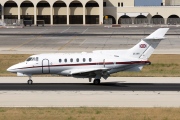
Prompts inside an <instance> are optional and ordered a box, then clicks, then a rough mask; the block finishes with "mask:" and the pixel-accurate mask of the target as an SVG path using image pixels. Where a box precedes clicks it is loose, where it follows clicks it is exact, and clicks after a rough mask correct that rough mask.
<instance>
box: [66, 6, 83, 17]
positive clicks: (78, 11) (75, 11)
mask: <svg viewBox="0 0 180 120" xmlns="http://www.w3.org/2000/svg"><path fill="white" fill-rule="evenodd" d="M69 12H70V14H69V15H83V7H70V11H69Z"/></svg>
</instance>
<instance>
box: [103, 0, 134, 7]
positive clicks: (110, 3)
mask: <svg viewBox="0 0 180 120" xmlns="http://www.w3.org/2000/svg"><path fill="white" fill-rule="evenodd" d="M103 1H104V2H106V7H118V3H120V4H121V2H123V6H131V7H132V6H134V0H103Z"/></svg>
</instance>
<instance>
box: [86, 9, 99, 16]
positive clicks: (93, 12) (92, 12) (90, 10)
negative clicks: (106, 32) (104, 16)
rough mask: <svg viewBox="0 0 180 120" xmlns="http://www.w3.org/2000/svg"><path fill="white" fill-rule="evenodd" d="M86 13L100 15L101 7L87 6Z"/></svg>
mask: <svg viewBox="0 0 180 120" xmlns="http://www.w3.org/2000/svg"><path fill="white" fill-rule="evenodd" d="M86 15H99V7H86Z"/></svg>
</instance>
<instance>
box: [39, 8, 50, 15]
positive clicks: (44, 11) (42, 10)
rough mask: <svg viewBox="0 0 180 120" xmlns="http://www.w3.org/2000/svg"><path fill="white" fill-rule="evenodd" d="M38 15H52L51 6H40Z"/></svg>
mask: <svg viewBox="0 0 180 120" xmlns="http://www.w3.org/2000/svg"><path fill="white" fill-rule="evenodd" d="M37 15H50V7H38V8H37Z"/></svg>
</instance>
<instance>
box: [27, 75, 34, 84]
mask: <svg viewBox="0 0 180 120" xmlns="http://www.w3.org/2000/svg"><path fill="white" fill-rule="evenodd" d="M27 84H28V85H32V84H33V81H32V80H31V76H29V80H28V81H27Z"/></svg>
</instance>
